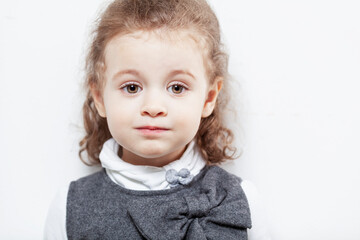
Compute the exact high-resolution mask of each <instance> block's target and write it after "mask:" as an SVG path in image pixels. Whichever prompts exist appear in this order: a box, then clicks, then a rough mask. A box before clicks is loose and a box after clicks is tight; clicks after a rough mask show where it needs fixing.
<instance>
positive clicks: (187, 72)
mask: <svg viewBox="0 0 360 240" xmlns="http://www.w3.org/2000/svg"><path fill="white" fill-rule="evenodd" d="M125 74H131V75H134V76H137V77H140V76H141V74H140V73H139V72H138V71H137V70H134V69H126V70H122V71H119V72H117V73H116V74H115V75H114V76H113V77H112V79H113V80H115V79H116V78H118V77H120V76H122V75H125ZM179 74H185V75H188V76H190V77H191V78H193V79H194V80H196V78H195V76H194V75H193V74H192V73H191V72H189V71H185V70H174V71H171V72H170V73H169V74H168V76H167V77H168V78H170V77H173V76H176V75H179Z"/></svg>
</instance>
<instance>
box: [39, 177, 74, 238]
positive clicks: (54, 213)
mask: <svg viewBox="0 0 360 240" xmlns="http://www.w3.org/2000/svg"><path fill="white" fill-rule="evenodd" d="M68 189H69V183H67V184H64V185H63V186H61V187H60V188H59V189H58V191H57V193H56V194H55V196H54V198H53V199H52V201H51V204H50V207H49V210H48V213H47V216H46V221H45V228H44V239H54V240H60V239H67V237H66V227H65V226H66V224H65V223H66V199H67V193H68Z"/></svg>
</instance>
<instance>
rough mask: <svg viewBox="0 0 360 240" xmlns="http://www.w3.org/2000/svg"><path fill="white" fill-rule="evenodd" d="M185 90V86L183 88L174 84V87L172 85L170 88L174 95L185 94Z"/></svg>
mask: <svg viewBox="0 0 360 240" xmlns="http://www.w3.org/2000/svg"><path fill="white" fill-rule="evenodd" d="M184 90H185V87H184V86H181V85H179V84H174V85H171V86H170V87H169V88H168V91H170V92H172V93H174V94H181V93H183V91H184Z"/></svg>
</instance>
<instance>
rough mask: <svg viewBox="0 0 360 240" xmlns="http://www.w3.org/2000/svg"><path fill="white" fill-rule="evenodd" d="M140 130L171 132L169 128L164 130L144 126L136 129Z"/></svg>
mask: <svg viewBox="0 0 360 240" xmlns="http://www.w3.org/2000/svg"><path fill="white" fill-rule="evenodd" d="M136 129H138V130H149V131H161V130H162V131H166V130H169V129H168V128H163V127H156V126H143V127H138V128H136Z"/></svg>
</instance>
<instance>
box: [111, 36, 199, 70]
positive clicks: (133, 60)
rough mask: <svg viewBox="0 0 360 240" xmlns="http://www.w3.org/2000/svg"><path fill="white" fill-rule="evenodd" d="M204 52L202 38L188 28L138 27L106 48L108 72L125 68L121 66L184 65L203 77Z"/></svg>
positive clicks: (163, 66)
mask: <svg viewBox="0 0 360 240" xmlns="http://www.w3.org/2000/svg"><path fill="white" fill-rule="evenodd" d="M203 53H204V50H203V48H201V47H200V45H199V41H198V40H197V39H196V37H194V36H193V34H191V33H190V32H189V31H173V32H164V31H157V32H156V31H152V32H148V31H137V32H133V33H130V34H125V35H117V36H115V37H114V38H113V39H111V40H110V41H109V43H108V44H107V46H106V49H105V65H106V72H107V73H109V72H110V73H111V72H113V71H119V70H123V69H119V68H140V69H142V70H144V71H146V70H150V71H154V70H158V71H163V70H164V71H165V70H167V69H169V68H185V69H184V70H187V71H190V70H191V71H193V72H194V74H197V75H198V76H199V77H203V76H202V75H204V73H205V67H204V56H203ZM110 73H109V74H110ZM106 75H108V74H106ZM200 75H201V76H200ZM107 77H110V76H109V75H108V76H107Z"/></svg>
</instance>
